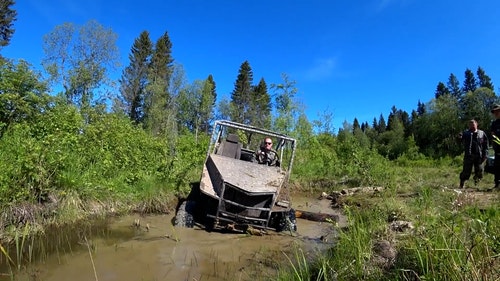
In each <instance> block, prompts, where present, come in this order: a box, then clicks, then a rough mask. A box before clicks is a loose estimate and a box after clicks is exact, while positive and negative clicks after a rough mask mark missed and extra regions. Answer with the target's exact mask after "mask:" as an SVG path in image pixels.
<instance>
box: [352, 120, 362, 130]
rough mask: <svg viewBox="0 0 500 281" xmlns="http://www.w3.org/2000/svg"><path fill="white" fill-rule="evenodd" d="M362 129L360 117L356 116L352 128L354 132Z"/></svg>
mask: <svg viewBox="0 0 500 281" xmlns="http://www.w3.org/2000/svg"><path fill="white" fill-rule="evenodd" d="M360 129H361V127H360V126H359V121H358V118H356V117H355V118H354V121H353V122H352V130H353V132H354V131H355V130H360Z"/></svg>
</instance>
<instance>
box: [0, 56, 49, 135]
mask: <svg viewBox="0 0 500 281" xmlns="http://www.w3.org/2000/svg"><path fill="white" fill-rule="evenodd" d="M46 90H47V85H46V84H45V82H42V80H41V75H40V74H39V73H37V72H34V71H33V70H32V69H30V65H29V64H28V63H27V62H25V61H20V62H19V63H18V64H14V63H12V62H11V61H8V60H0V137H1V136H2V135H3V133H4V132H5V131H6V130H7V129H8V128H9V127H10V126H11V125H12V124H14V123H19V122H22V121H29V122H31V121H35V120H36V119H37V116H38V115H39V114H41V112H43V111H44V108H46V106H47V104H46V102H44V94H45V92H46Z"/></svg>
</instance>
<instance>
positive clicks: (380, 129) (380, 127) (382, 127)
mask: <svg viewBox="0 0 500 281" xmlns="http://www.w3.org/2000/svg"><path fill="white" fill-rule="evenodd" d="M378 120H379V121H378V125H377V128H378V132H379V133H383V132H385V130H386V129H387V126H386V124H385V119H384V116H383V115H382V114H380V118H379V119H378Z"/></svg>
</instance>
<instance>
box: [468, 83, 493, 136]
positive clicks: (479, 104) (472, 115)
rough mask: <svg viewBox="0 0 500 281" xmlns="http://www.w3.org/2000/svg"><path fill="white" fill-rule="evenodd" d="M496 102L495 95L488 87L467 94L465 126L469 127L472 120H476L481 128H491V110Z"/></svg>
mask: <svg viewBox="0 0 500 281" xmlns="http://www.w3.org/2000/svg"><path fill="white" fill-rule="evenodd" d="M495 102H496V96H495V93H494V92H493V91H492V90H491V89H490V88H486V87H482V88H477V89H476V90H475V91H474V92H467V94H466V95H465V96H464V105H465V106H464V108H465V110H464V112H463V116H464V119H463V124H464V126H466V125H467V121H468V120H470V119H476V120H477V121H478V123H479V128H489V126H490V115H491V113H490V109H491V108H492V106H493V104H494V103H495Z"/></svg>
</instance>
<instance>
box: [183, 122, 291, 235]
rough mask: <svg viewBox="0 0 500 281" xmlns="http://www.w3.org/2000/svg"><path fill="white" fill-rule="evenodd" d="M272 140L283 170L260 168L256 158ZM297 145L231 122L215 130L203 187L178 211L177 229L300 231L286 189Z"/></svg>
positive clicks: (196, 188)
mask: <svg viewBox="0 0 500 281" xmlns="http://www.w3.org/2000/svg"><path fill="white" fill-rule="evenodd" d="M266 137H267V138H271V139H272V140H273V143H274V145H275V147H274V150H275V152H276V153H277V154H278V156H279V160H280V161H279V164H278V165H275V166H268V165H266V164H259V163H257V162H256V159H255V152H256V150H257V149H258V148H259V147H260V145H261V142H262V141H263V140H264V139H265V138H266ZM295 149H296V140H295V139H293V138H291V137H289V136H286V135H283V134H280V133H277V132H273V131H270V130H266V129H260V128H257V127H254V126H249V125H245V124H240V123H236V122H232V121H227V120H219V121H216V122H215V123H214V125H213V131H212V136H211V139H210V144H209V147H208V152H207V156H206V160H205V164H204V166H203V171H202V173H201V179H200V182H199V184H196V185H194V186H193V188H192V190H191V193H190V195H189V196H188V198H187V200H186V201H184V202H183V203H182V204H181V205H180V207H179V208H178V211H177V214H176V217H175V222H174V224H176V225H178V226H186V227H192V226H193V225H194V224H197V223H199V224H201V225H203V226H204V227H205V228H206V229H207V230H208V231H211V230H217V229H218V230H225V229H228V230H232V231H246V230H247V228H248V227H252V228H256V229H263V230H265V229H270V230H275V231H282V230H295V229H296V222H295V217H294V215H295V212H294V210H293V209H292V208H291V203H290V193H289V191H290V190H289V187H288V185H287V183H288V180H289V177H290V173H291V170H292V166H293V160H294V156H295Z"/></svg>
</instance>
